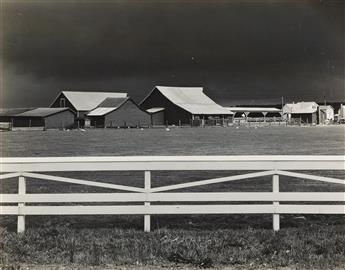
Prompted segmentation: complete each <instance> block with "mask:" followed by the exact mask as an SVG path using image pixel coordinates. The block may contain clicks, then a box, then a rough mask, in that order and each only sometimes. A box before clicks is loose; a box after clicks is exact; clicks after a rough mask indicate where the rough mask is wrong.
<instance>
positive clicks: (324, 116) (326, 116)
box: [319, 105, 334, 125]
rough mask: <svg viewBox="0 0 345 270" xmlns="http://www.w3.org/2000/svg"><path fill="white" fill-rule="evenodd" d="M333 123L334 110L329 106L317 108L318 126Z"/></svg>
mask: <svg viewBox="0 0 345 270" xmlns="http://www.w3.org/2000/svg"><path fill="white" fill-rule="evenodd" d="M333 122H334V108H333V106H331V105H320V106H319V124H322V125H327V124H331V123H333Z"/></svg>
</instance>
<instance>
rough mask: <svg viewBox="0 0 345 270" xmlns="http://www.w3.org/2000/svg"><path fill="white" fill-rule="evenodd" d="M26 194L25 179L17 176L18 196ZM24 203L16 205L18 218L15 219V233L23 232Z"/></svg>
mask: <svg viewBox="0 0 345 270" xmlns="http://www.w3.org/2000/svg"><path fill="white" fill-rule="evenodd" d="M25 193H26V183H25V177H24V176H19V179H18V194H19V195H21V194H25ZM23 207H24V203H18V218H17V232H18V233H22V232H24V231H25V216H24V215H23V214H22V211H23Z"/></svg>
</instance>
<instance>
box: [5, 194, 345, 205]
mask: <svg viewBox="0 0 345 270" xmlns="http://www.w3.org/2000/svg"><path fill="white" fill-rule="evenodd" d="M260 201H261V202H273V201H276V202H293V201H295V202H345V192H279V193H272V192H183V193H165V192H164V193H147V194H146V193H64V194H61V193H60V194H56V193H49V194H39V193H38V194H28V193H26V194H22V195H21V194H0V203H24V202H26V203H69V202H75V203H83V202H260Z"/></svg>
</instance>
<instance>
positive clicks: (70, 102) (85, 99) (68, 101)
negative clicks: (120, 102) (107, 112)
mask: <svg viewBox="0 0 345 270" xmlns="http://www.w3.org/2000/svg"><path fill="white" fill-rule="evenodd" d="M125 97H127V93H118V92H88V91H62V92H60V94H59V95H58V96H57V97H56V98H55V99H54V101H53V102H52V104H51V105H50V107H51V108H63V107H68V108H70V109H71V110H72V111H74V112H75V113H76V121H77V125H78V126H84V121H85V115H86V114H87V113H88V112H89V111H91V110H93V109H94V108H96V107H97V106H98V105H99V104H100V103H101V102H103V101H104V100H105V99H106V98H125Z"/></svg>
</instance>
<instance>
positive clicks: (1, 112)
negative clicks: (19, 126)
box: [0, 108, 34, 116]
mask: <svg viewBox="0 0 345 270" xmlns="http://www.w3.org/2000/svg"><path fill="white" fill-rule="evenodd" d="M32 109H34V108H0V116H15V115H17V114H20V113H23V112H26V111H30V110H32Z"/></svg>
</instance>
